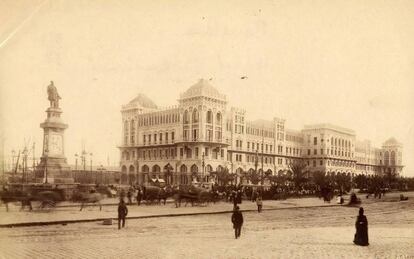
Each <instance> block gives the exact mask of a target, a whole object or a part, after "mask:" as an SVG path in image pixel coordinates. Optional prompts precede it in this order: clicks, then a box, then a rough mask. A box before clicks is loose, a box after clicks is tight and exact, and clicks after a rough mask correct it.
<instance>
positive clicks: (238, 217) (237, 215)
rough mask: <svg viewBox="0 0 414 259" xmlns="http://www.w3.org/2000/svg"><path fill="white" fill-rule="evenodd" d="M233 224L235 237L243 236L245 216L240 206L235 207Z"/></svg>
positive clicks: (232, 217) (232, 218)
mask: <svg viewBox="0 0 414 259" xmlns="http://www.w3.org/2000/svg"><path fill="white" fill-rule="evenodd" d="M231 222H232V223H233V228H234V236H235V238H236V239H237V238H239V237H240V234H241V228H242V226H243V215H242V213H241V211H240V208H239V206H236V207H234V211H233V215H232V216H231Z"/></svg>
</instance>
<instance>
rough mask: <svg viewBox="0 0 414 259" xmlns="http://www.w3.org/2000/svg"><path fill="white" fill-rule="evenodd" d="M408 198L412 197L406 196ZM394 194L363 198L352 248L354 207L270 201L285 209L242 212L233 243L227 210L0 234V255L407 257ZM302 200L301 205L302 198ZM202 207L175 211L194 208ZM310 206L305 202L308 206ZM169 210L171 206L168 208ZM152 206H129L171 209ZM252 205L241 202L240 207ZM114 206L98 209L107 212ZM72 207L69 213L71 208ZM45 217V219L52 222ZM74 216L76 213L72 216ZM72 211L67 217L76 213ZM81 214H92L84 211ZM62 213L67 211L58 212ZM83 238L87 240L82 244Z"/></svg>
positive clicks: (402, 209) (413, 232) (412, 233)
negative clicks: (361, 229) (358, 238)
mask: <svg viewBox="0 0 414 259" xmlns="http://www.w3.org/2000/svg"><path fill="white" fill-rule="evenodd" d="M406 195H408V196H410V197H413V196H412V193H408V194H406ZM396 198H398V197H397V194H395V193H394V194H393V193H390V194H387V197H386V198H384V199H383V200H378V199H369V200H365V199H364V208H365V211H366V215H367V217H368V222H369V238H370V239H369V240H370V246H368V247H359V246H355V245H354V244H353V243H352V239H353V234H354V232H355V227H354V223H355V217H356V215H357V212H358V207H348V206H325V207H312V206H309V207H306V208H304V207H302V208H297V207H296V208H295V204H296V206H298V205H300V204H301V203H303V202H305V203H306V202H310V203H312V204H318V203H319V204H320V203H322V204H323V202H322V201H321V200H318V199H316V198H313V200H312V201H306V199H297V200H294V199H293V200H287V201H285V203H290V205H288V204H285V205H283V204H282V203H283V202H279V201H277V203H279V206H282V207H283V206H290V207H291V208H286V209H273V210H269V209H270V208H272V207H273V206H277V204H276V202H275V201H273V203H267V202H265V204H264V206H265V210H264V211H263V212H262V213H260V214H258V213H257V212H255V211H250V212H244V218H245V223H244V225H243V230H242V234H241V238H240V239H237V240H236V239H234V234H233V229H232V226H231V223H230V215H231V214H229V213H224V214H215V215H192V216H180V217H158V218H147V219H129V220H127V225H126V228H125V229H122V230H118V229H117V227H116V224H115V225H112V226H104V225H102V222H101V221H99V222H88V223H75V224H68V225H51V226H38V227H22V228H1V229H0V251H1V252H0V258H45V257H48V258H52V257H53V258H67V257H71V258H129V257H140V258H177V257H184V258H240V256H241V255H242V257H243V258H303V257H314V258H411V257H412V256H414V250H413V249H412V243H413V242H414V229H413V227H412V224H413V223H414V222H413V218H414V215H413V212H414V210H413V208H414V201H413V200H412V198H410V200H409V201H407V202H397V201H396V200H395V199H396ZM304 200H305V201H304ZM226 205H227V206H229V207H231V205H230V204H218V205H211V206H209V207H197V208H182V209H188V210H191V209H193V210H196V211H209V210H214V206H219V207H220V206H226ZM308 205H310V204H308ZM171 206H172V205H171ZM171 206H169V205H167V207H165V208H158V207H156V206H144V207H142V208H137V206H130V208H131V209H133V211H135V213H136V212H137V211H139V210H142V211H144V212H145V211H147V212H149V211H150V210H154V209H157V211H158V212H160V210H159V209H161V211H165V210H170V211H171V210H174V208H172V207H171ZM252 206H254V204H253V203H251V202H243V204H241V207H242V208H249V207H252ZM115 209H116V207H112V208H110V207H108V208H106V210H109V211H112V212H113V213H115ZM72 210H73V209H72ZM53 213H54V212H50V213H49V214H50V217H51V218H53V217H54V216H53ZM76 213H77V212H76ZM76 213H75V214H76ZM84 213H85V214H95V215H96V214H98V213H99V211H97V208H88V210H87V211H84ZM66 214H70V212H68V211H66ZM85 240H88V241H87V242H85Z"/></svg>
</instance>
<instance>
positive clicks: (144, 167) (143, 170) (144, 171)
mask: <svg viewBox="0 0 414 259" xmlns="http://www.w3.org/2000/svg"><path fill="white" fill-rule="evenodd" d="M141 170H142V172H143V173H148V172H149V167H148V166H147V165H143V166H142V169H141Z"/></svg>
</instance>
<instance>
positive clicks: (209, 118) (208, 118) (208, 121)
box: [207, 111, 213, 123]
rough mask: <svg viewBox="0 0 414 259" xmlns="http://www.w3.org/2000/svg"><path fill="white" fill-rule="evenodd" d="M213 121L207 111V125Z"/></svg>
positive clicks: (211, 115) (209, 112)
mask: <svg viewBox="0 0 414 259" xmlns="http://www.w3.org/2000/svg"><path fill="white" fill-rule="evenodd" d="M212 121H213V114H212V112H211V111H207V123H212Z"/></svg>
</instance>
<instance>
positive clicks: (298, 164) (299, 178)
mask: <svg viewBox="0 0 414 259" xmlns="http://www.w3.org/2000/svg"><path fill="white" fill-rule="evenodd" d="M305 168H306V163H305V162H304V161H302V160H293V162H292V163H290V164H289V169H290V170H291V171H292V177H291V180H292V182H293V183H294V184H295V188H296V190H297V191H300V190H301V189H302V186H303V184H304V183H305V182H307V180H308V179H307V178H306V176H305V175H306V172H305Z"/></svg>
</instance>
